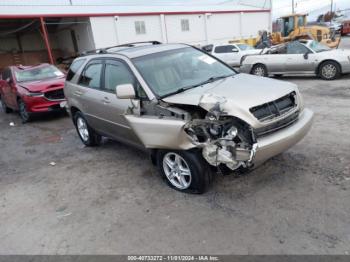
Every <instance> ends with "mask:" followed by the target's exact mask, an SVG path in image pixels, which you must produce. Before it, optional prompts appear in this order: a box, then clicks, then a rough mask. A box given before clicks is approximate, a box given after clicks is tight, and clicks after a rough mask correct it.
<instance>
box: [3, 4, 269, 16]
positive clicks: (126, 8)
mask: <svg viewBox="0 0 350 262" xmlns="http://www.w3.org/2000/svg"><path fill="white" fill-rule="evenodd" d="M33 7H34V8H33ZM270 10H271V0H152V1H150V0H2V1H1V2H0V17H3V18H6V17H16V16H17V17H27V16H28V17H30V16H41V15H42V16H107V15H132V14H140V15H147V14H148V15H151V14H160V13H164V14H167V13H169V14H175V13H215V12H254V11H263V12H266V11H270Z"/></svg>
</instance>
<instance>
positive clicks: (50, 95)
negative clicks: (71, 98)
mask: <svg viewBox="0 0 350 262" xmlns="http://www.w3.org/2000/svg"><path fill="white" fill-rule="evenodd" d="M44 96H45V97H46V98H47V99H48V100H62V99H64V93H63V89H57V90H53V91H48V92H45V94H44Z"/></svg>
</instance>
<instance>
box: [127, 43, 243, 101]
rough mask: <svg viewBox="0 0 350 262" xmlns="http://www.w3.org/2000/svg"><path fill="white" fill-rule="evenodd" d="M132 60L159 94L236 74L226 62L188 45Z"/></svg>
mask: <svg viewBox="0 0 350 262" xmlns="http://www.w3.org/2000/svg"><path fill="white" fill-rule="evenodd" d="M133 62H134V64H135V66H136V68H137V69H138V70H139V72H140V73H141V75H142V77H143V78H144V79H145V81H146V82H147V84H148V85H149V86H150V88H151V89H152V90H153V92H154V93H155V94H156V95H158V96H159V97H165V96H168V95H170V94H174V93H176V92H181V91H185V90H186V89H189V88H194V87H196V86H198V85H200V84H202V83H203V84H204V83H205V82H212V81H216V80H217V79H220V78H223V77H227V76H230V75H234V74H236V72H235V71H234V70H233V69H231V68H230V67H229V66H226V65H224V64H223V63H221V62H219V61H218V60H216V59H214V58H212V57H211V56H209V55H207V54H205V53H203V52H201V51H198V50H197V49H195V48H192V47H185V48H181V49H176V50H170V51H165V52H160V53H156V54H151V55H146V56H142V57H137V58H135V59H133Z"/></svg>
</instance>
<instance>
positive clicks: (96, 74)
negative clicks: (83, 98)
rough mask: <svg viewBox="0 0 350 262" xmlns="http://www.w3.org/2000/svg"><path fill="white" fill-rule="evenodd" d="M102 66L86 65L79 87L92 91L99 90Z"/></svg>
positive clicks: (95, 64) (96, 64) (98, 64)
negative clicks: (91, 89)
mask: <svg viewBox="0 0 350 262" xmlns="http://www.w3.org/2000/svg"><path fill="white" fill-rule="evenodd" d="M102 66H103V64H102V63H93V64H89V65H87V67H86V68H85V69H84V71H83V73H82V75H81V77H80V80H79V85H82V86H86V87H90V88H93V89H100V87H101V72H102Z"/></svg>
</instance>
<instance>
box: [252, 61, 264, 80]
mask: <svg viewBox="0 0 350 262" xmlns="http://www.w3.org/2000/svg"><path fill="white" fill-rule="evenodd" d="M251 74H252V75H256V76H263V77H267V76H268V73H267V68H266V66H265V65H263V64H257V65H254V66H253V68H252V71H251Z"/></svg>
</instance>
